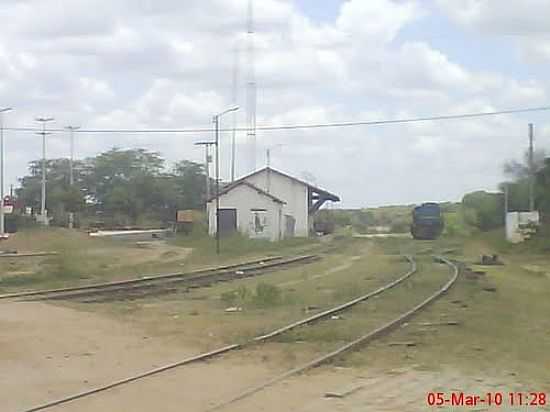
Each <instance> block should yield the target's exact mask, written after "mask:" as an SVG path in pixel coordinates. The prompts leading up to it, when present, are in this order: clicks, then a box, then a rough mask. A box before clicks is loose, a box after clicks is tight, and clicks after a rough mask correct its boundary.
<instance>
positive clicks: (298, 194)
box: [246, 170, 309, 237]
mask: <svg viewBox="0 0 550 412" xmlns="http://www.w3.org/2000/svg"><path fill="white" fill-rule="evenodd" d="M246 180H247V181H248V182H250V183H252V184H253V185H254V186H257V187H259V188H260V189H263V190H265V191H266V192H268V193H271V194H272V195H273V196H275V197H278V198H279V199H281V200H283V201H284V202H286V203H285V204H284V205H283V215H291V216H292V217H294V219H296V228H295V236H299V237H307V236H309V205H308V197H307V196H308V188H307V186H306V185H304V184H302V183H299V182H296V181H295V180H293V179H289V178H287V177H285V176H281V175H280V174H278V173H274V172H268V171H265V170H264V171H263V172H262V173H258V174H256V175H254V176H251V177H249V178H248V179H246ZM283 224H284V222H283Z"/></svg>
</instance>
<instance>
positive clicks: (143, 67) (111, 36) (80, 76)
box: [0, 0, 550, 206]
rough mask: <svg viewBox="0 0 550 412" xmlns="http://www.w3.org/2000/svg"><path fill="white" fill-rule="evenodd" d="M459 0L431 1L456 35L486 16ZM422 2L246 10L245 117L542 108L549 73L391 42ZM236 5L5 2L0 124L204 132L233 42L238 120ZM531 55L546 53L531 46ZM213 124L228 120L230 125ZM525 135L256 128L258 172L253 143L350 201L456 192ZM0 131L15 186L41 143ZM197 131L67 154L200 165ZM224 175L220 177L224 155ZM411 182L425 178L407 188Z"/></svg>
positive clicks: (505, 127) (455, 126)
mask: <svg viewBox="0 0 550 412" xmlns="http://www.w3.org/2000/svg"><path fill="white" fill-rule="evenodd" d="M460 3H461V7H456V6H453V4H455V3H453V2H444V1H441V2H440V4H441V6H442V7H444V8H445V10H447V12H448V13H454V14H453V16H454V18H455V19H456V20H457V21H459V22H460V23H461V24H464V25H468V27H472V28H473V27H475V25H477V24H482V23H479V22H485V20H483V19H488V18H490V17H491V16H490V15H489V14H487V12H486V10H485V8H486V6H485V3H487V4H488V3H490V2H471V3H470V2H464V3H463V2H460ZM423 4H424V3H423V2H420V1H412V0H410V1H398V0H369V1H365V0H350V1H347V2H345V3H343V5H342V8H341V10H340V12H339V14H338V16H334V19H333V20H332V21H325V22H318V21H315V20H313V19H311V18H309V17H307V16H306V15H304V14H303V13H300V12H299V11H298V8H297V7H296V6H295V5H294V2H293V1H291V0H263V1H258V2H256V6H257V9H256V10H255V21H256V31H257V34H256V36H255V37H256V47H255V48H256V71H257V81H258V113H257V116H258V124H294V123H327V122H334V121H348V120H380V119H384V118H397V117H415V116H425V115H430V114H440V113H462V112H474V111H490V110H494V109H498V108H502V107H506V108H508V107H514V106H522V105H525V106H531V105H538V104H542V103H543V102H544V101H545V99H547V97H548V92H549V87H550V83H549V82H548V80H550V79H536V78H529V79H520V78H514V77H511V76H509V75H503V74H501V73H494V72H480V71H476V70H473V69H471V68H469V67H468V66H467V65H465V64H464V63H463V62H460V61H455V60H453V59H451V58H450V57H449V56H448V55H447V53H446V50H444V49H436V48H435V47H433V45H431V44H430V43H429V42H427V41H421V40H415V41H413V40H408V39H407V38H406V37H405V38H401V37H400V36H399V34H400V33H401V32H402V31H403V29H404V28H406V27H407V26H408V25H410V24H420V23H419V22H420V21H421V19H422V18H423V17H424V16H426V15H427V11H426V10H424V9H423V7H422V6H423ZM476 4H478V5H479V6H476ZM52 5H53V6H52ZM59 5H63V7H61V6H59ZM246 5H247V1H246V0H210V1H204V0H188V1H185V2H181V1H176V0H155V1H153V0H148V1H140V2H135V1H130V0H120V1H116V2H113V1H107V0H97V1H93V2H91V1H89V0H71V1H69V0H65V1H54V0H40V1H38V0H25V1H16V0H10V1H7V0H6V1H3V2H2V3H1V4H0V18H2V21H4V22H6V24H5V26H3V28H2V31H1V32H0V105H10V106H14V107H15V108H16V109H17V110H16V111H14V112H13V113H10V115H9V117H7V118H6V121H7V124H8V125H32V123H33V120H32V119H33V118H34V116H36V115H53V116H55V117H56V119H57V122H56V125H57V127H63V126H65V125H66V124H69V123H72V124H78V125H82V126H83V127H85V128H139V129H142V128H186V127H193V128H195V127H201V128H204V127H210V126H211V116H212V114H213V113H216V112H217V111H219V110H221V109H223V108H225V107H227V106H229V105H230V104H231V77H232V69H233V67H232V64H233V58H234V55H233V53H234V52H233V50H234V48H235V47H236V46H238V47H239V49H240V50H241V58H240V62H241V65H240V88H239V99H238V100H239V101H238V103H239V105H240V106H241V110H240V112H239V114H238V119H239V123H240V124H241V125H242V124H244V121H245V109H246V104H245V98H244V95H245V93H244V78H245V74H246V70H247V66H246V54H245V52H244V50H246V43H245V39H246V35H245V33H244V31H245V22H246ZM49 6H52V7H51V8H49ZM44 10H49V12H48V13H46V12H45V11H44ZM90 10H93V11H94V12H93V13H92V12H90ZM502 13H504V11H503V12H502ZM502 13H501V14H502ZM507 13H508V12H507ZM502 15H503V16H507V15H508V14H502ZM506 24H508V23H506ZM493 26H494V27H496V25H493ZM540 47H542V46H540ZM539 53H540V54H541V56H544V55H545V49H544V47H543V48H542V49H540V50H539ZM488 58H490V57H488ZM223 122H224V123H223V125H224V126H227V125H229V124H230V123H229V122H230V117H227V118H224V119H223ZM523 129H524V121H523V120H517V119H514V118H499V119H496V118H495V119H477V120H471V121H468V122H458V121H456V122H438V123H419V124H410V125H401V126H384V127H359V128H334V129H312V130H301V131H292V132H290V131H272V132H266V131H258V148H257V152H258V153H257V157H258V159H262V161H261V162H260V161H258V164H260V163H262V162H263V159H264V153H265V152H264V150H265V147H266V146H269V145H273V144H277V143H283V144H285V146H283V147H281V148H280V149H278V150H276V151H274V153H273V164H274V165H275V166H278V167H281V168H283V169H285V170H288V171H289V172H291V173H295V174H296V175H300V174H301V173H302V172H303V171H309V172H310V173H312V174H313V175H314V176H316V178H317V180H318V183H319V184H320V185H321V186H324V187H327V188H328V189H331V190H334V191H335V192H337V193H339V194H342V197H343V199H344V200H345V203H346V204H347V205H354V206H358V205H364V204H368V203H370V204H372V203H382V202H408V201H420V200H423V199H428V198H431V199H434V198H436V199H445V198H458V197H459V196H460V194H461V193H462V192H463V191H464V190H468V189H472V188H477V187H491V186H494V185H495V184H496V183H497V182H498V179H499V176H500V166H499V165H500V163H501V162H502V161H503V160H505V159H507V158H509V157H512V156H514V155H515V153H516V152H517V145H518V144H519V143H521V142H523V139H524V134H525V133H524V130H523ZM502 136H508V137H509V139H508V140H505V141H502ZM7 137H8V140H9V150H10V151H9V153H10V155H9V157H8V158H7V161H8V162H7V163H8V165H9V166H8V174H9V178H10V179H11V180H12V181H14V180H15V177H16V176H20V175H21V174H22V173H24V171H25V170H24V164H25V162H26V161H28V160H31V159H33V158H35V157H36V156H39V147H38V146H37V147H35V146H34V145H35V144H36V143H35V142H36V139H35V136H33V135H28V134H17V135H15V134H13V133H8V136H7ZM210 137H211V136H210V134H208V135H207V134H196V135H177V136H174V135H169V134H164V135H136V134H134V135H79V139H78V142H79V143H78V146H77V147H78V148H79V153H80V154H81V155H83V156H87V155H93V154H95V153H97V152H98V151H100V150H106V149H108V148H109V147H110V146H113V145H118V146H123V147H128V146H134V147H135V146H145V147H147V148H150V149H153V150H158V151H161V152H162V153H163V154H164V155H165V156H166V157H167V158H168V159H169V160H170V161H174V160H177V159H181V158H190V159H194V160H197V161H202V155H203V153H202V151H200V150H198V149H196V148H195V147H193V141H195V140H198V139H203V138H210ZM51 142H52V145H51V148H50V149H51V151H50V152H49V153H50V155H51V156H65V155H66V152H67V150H66V149H67V139H66V136H65V134H61V133H57V134H54V135H52V137H51ZM238 143H239V147H238V158H239V163H238V169H239V170H240V171H244V170H245V164H247V163H248V162H247V159H246V156H247V154H248V153H249V150H248V148H247V147H246V143H247V142H246V138H245V134H244V133H239V134H238ZM227 144H228V135H227V134H223V136H222V153H228V150H227V148H228V147H227ZM440 154H444V155H440ZM465 159H467V160H465ZM16 160H17V162H15V161H16ZM222 170H223V173H224V175H227V174H228V170H229V167H228V159H227V156H225V155H224V156H223V158H222ZM421 179H426V181H427V182H428V184H425V185H424V184H423V185H418V182H419V181H420V180H421ZM449 180H451V181H452V182H453V184H449ZM358 187H361V188H364V190H363V189H362V190H357V188H358Z"/></svg>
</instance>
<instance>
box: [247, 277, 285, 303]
mask: <svg viewBox="0 0 550 412" xmlns="http://www.w3.org/2000/svg"><path fill="white" fill-rule="evenodd" d="M281 296H282V293H281V289H280V288H279V287H278V286H275V285H270V284H269V283H263V282H262V283H259V284H258V286H256V295H255V296H254V303H255V304H256V305H257V306H260V307H268V306H275V305H277V304H279V303H280V302H281Z"/></svg>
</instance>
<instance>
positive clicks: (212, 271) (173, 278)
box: [0, 255, 317, 300]
mask: <svg viewBox="0 0 550 412" xmlns="http://www.w3.org/2000/svg"><path fill="white" fill-rule="evenodd" d="M316 258H317V256H316V255H305V256H297V257H292V258H288V259H283V257H281V256H275V257H267V258H263V259H255V260H251V261H247V262H243V263H237V264H232V265H226V266H219V267H214V268H206V269H198V270H195V271H191V272H178V273H168V274H163V275H152V276H151V275H150V276H142V277H140V278H135V279H127V280H120V281H114V282H106V283H96V284H92V285H85V286H74V287H67V288H59V289H44V290H32V291H24V292H16V293H8V294H4V295H0V300H5V299H18V298H36V299H44V300H45V299H67V298H74V297H83V296H91V295H98V294H105V293H114V292H121V291H122V292H123V291H131V290H139V289H146V288H151V287H154V286H158V285H166V284H171V283H182V284H186V285H190V286H201V285H205V284H210V283H214V282H220V281H227V280H232V279H235V278H240V277H248V276H250V275H251V274H252V273H257V274H258V272H259V271H261V270H265V269H270V268H274V267H281V266H285V265H290V264H292V263H298V262H305V261H309V260H314V259H316Z"/></svg>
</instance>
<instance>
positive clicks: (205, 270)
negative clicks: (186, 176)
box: [0, 256, 283, 300]
mask: <svg viewBox="0 0 550 412" xmlns="http://www.w3.org/2000/svg"><path fill="white" fill-rule="evenodd" d="M282 258H283V257H282V256H273V257H265V258H262V259H254V260H251V261H246V262H241V263H234V264H231V265H224V266H217V267H211V268H203V269H197V270H193V271H190V272H176V273H166V274H162V275H144V276H141V277H139V278H133V279H125V280H117V281H113V282H104V283H95V284H92V285H83V286H72V287H66V288H57V289H42V290H29V291H23V292H14V293H6V294H3V295H0V300H3V299H15V298H21V297H27V296H37V295H49V294H56V293H65V292H75V291H81V290H82V291H84V290H89V289H95V288H102V287H105V288H108V287H112V286H122V285H133V284H139V283H146V282H151V281H155V280H161V279H170V278H177V277H187V276H194V275H201V274H205V273H210V272H217V271H223V270H231V269H236V268H239V267H241V266H247V265H253V264H257V263H260V262H272V261H275V260H280V259H282Z"/></svg>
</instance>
